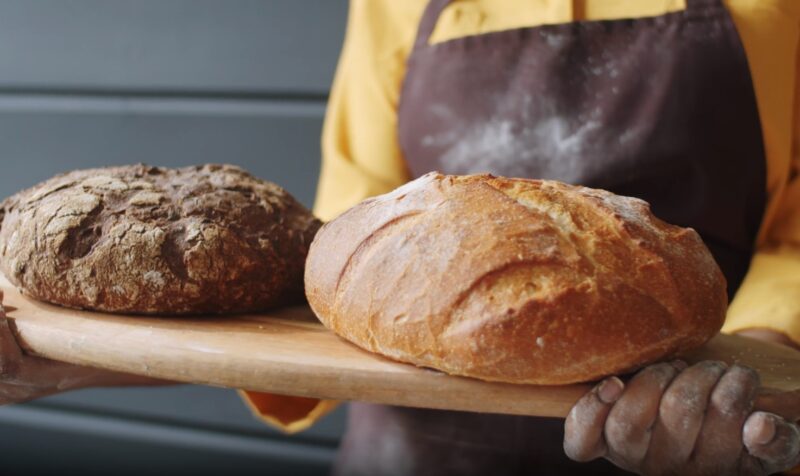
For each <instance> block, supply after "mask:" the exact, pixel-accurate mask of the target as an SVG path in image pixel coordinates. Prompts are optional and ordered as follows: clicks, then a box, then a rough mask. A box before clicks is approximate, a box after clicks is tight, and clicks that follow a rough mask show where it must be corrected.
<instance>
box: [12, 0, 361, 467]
mask: <svg viewBox="0 0 800 476" xmlns="http://www.w3.org/2000/svg"><path fill="white" fill-rule="evenodd" d="M346 16H347V2H346V0H0V165H2V167H0V196H6V195H10V194H12V193H14V192H15V191H17V190H19V189H21V188H24V187H28V186H30V185H33V184H35V183H36V182H38V181H40V180H43V179H46V178H48V177H50V176H51V175H53V174H55V173H57V172H62V171H67V170H71V169H75V168H83V167H90V166H99V165H112V164H128V163H135V162H146V163H149V164H154V165H165V166H179V165H190V164H198V163H205V162H228V163H233V164H238V165H241V166H244V167H245V168H247V169H249V170H250V171H251V172H253V173H254V174H256V175H258V176H260V177H263V178H266V179H269V180H272V181H274V182H277V183H279V184H281V185H283V186H284V187H286V188H287V189H288V190H289V191H290V192H292V193H293V194H294V195H295V196H296V197H297V198H299V199H300V200H301V201H302V202H304V203H305V204H306V205H311V203H312V201H313V196H314V187H315V183H316V175H317V173H318V169H319V136H320V130H321V126H322V117H323V114H324V110H325V102H326V99H327V94H328V87H329V84H330V82H331V79H332V76H333V72H334V68H335V65H336V60H337V57H338V54H339V49H340V47H341V42H342V39H343V34H344V28H345V23H346ZM342 421H343V412H342V411H339V412H337V413H336V414H334V415H332V416H330V417H328V418H327V419H325V420H324V421H322V422H321V423H320V424H319V425H317V426H315V427H314V428H313V429H311V430H310V431H308V432H305V433H302V434H300V435H296V436H292V437H287V436H285V435H282V434H279V433H278V432H276V431H274V430H271V429H270V428H268V427H266V426H265V425H263V424H261V423H259V422H257V421H256V420H254V419H253V418H252V417H251V416H250V415H249V413H248V411H247V409H246V408H245V407H244V406H243V405H242V403H241V402H240V401H239V399H238V397H237V396H236V395H235V393H234V392H233V391H230V390H223V389H213V388H203V387H193V386H179V387H170V388H161V389H106V390H91V391H80V392H74V393H70V394H64V395H60V396H56V397H51V398H47V399H44V400H40V401H38V402H33V403H30V404H26V405H16V406H11V407H5V408H2V409H0V468H2V472H3V474H17V473H21V472H22V471H25V472H27V473H28V474H40V473H42V472H45V471H47V470H55V469H58V470H59V472H62V473H64V472H65V471H66V472H67V473H71V472H73V471H81V472H83V473H84V474H95V473H97V474H99V473H110V474H122V473H139V474H141V473H142V472H143V471H147V472H148V473H147V474H151V473H164V474H175V473H181V474H183V473H193V474H217V473H222V472H223V471H224V472H226V473H231V474H255V473H258V474H325V473H326V471H327V468H328V467H329V465H330V461H331V458H332V457H333V454H334V451H335V448H336V445H337V441H338V437H339V435H340V433H341V430H342Z"/></svg>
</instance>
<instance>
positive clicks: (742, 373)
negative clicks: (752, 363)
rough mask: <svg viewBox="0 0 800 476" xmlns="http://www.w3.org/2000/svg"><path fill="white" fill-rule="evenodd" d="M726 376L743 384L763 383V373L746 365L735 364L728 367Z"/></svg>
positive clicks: (755, 384) (757, 384)
mask: <svg viewBox="0 0 800 476" xmlns="http://www.w3.org/2000/svg"><path fill="white" fill-rule="evenodd" d="M726 376H729V377H730V378H732V379H734V380H735V381H736V382H738V383H740V384H741V385H743V386H744V385H747V386H756V387H757V386H759V385H760V384H761V375H760V374H759V373H758V372H757V371H756V370H755V369H753V368H751V367H747V366H745V365H739V364H734V365H732V366H731V368H730V369H728V373H727V375H726Z"/></svg>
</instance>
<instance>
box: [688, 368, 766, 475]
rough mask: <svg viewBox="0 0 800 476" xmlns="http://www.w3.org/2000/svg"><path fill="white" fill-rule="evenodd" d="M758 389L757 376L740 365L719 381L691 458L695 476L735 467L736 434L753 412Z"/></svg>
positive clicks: (739, 444)
mask: <svg viewBox="0 0 800 476" xmlns="http://www.w3.org/2000/svg"><path fill="white" fill-rule="evenodd" d="M758 387H759V377H758V373H757V372H755V371H754V370H752V369H750V368H747V367H742V366H739V365H734V366H732V367H731V368H729V369H728V370H727V372H725V374H724V375H723V376H722V378H720V379H719V382H718V383H717V386H716V387H715V388H714V390H713V391H712V393H711V398H710V400H709V404H708V408H707V409H706V415H705V419H704V421H703V427H702V429H701V430H700V435H699V436H698V438H697V442H696V444H695V447H694V453H693V455H692V463H693V464H694V466H695V467H696V468H697V472H698V474H720V473H725V472H726V471H723V469H724V467H723V466H724V465H728V464H729V465H733V464H735V463H736V461H737V459H738V456H739V455H740V454H741V452H742V440H741V437H740V435H739V433H740V432H741V429H742V426H743V425H744V422H745V420H746V419H747V416H748V415H749V414H750V412H751V411H752V408H753V401H754V399H755V396H756V392H757V391H758ZM731 472H732V471H731Z"/></svg>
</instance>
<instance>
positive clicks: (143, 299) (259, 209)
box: [0, 165, 320, 314]
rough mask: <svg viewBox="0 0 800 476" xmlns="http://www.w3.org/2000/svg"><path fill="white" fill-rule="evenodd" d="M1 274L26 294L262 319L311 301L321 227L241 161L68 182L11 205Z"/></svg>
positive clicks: (80, 175)
mask: <svg viewBox="0 0 800 476" xmlns="http://www.w3.org/2000/svg"><path fill="white" fill-rule="evenodd" d="M0 219H2V227H1V228H0V267H1V268H2V271H3V273H4V274H5V275H6V277H7V278H8V279H9V280H10V281H11V282H12V283H13V284H15V285H16V286H18V287H19V288H21V289H22V291H23V292H25V293H26V294H28V295H30V296H31V297H34V298H36V299H40V300H43V301H47V302H51V303H54V304H59V305H62V306H67V307H72V308H83V309H92V310H99V311H106V312H118V313H133V314H195V313H231V312H246V311H257V310H261V309H264V308H267V307H270V306H274V305H278V304H282V303H288V302H292V301H295V300H298V299H301V298H302V276H303V264H304V261H305V257H306V254H307V251H308V246H309V244H310V242H311V240H312V238H313V236H314V234H315V233H316V231H317V229H318V228H319V226H320V223H319V222H318V221H317V220H316V219H315V218H314V217H313V216H312V215H311V213H310V212H309V211H308V210H307V209H305V208H304V207H303V206H302V205H300V204H299V203H298V202H297V201H296V200H295V199H294V198H292V197H291V196H290V195H289V194H288V193H287V192H286V191H285V190H283V189H282V188H280V187H279V186H277V185H275V184H273V183H270V182H266V181H263V180H260V179H257V178H255V177H253V176H252V175H250V174H248V173H247V172H245V171H244V170H242V169H240V168H238V167H234V166H230V165H204V166H197V167H187V168H181V169H166V168H159V167H149V166H146V165H134V166H127V167H110V168H101V169H92V170H79V171H75V172H70V173H67V174H64V175H59V176H57V177H54V178H52V179H50V180H47V181H45V182H43V183H41V184H39V185H36V186H35V187H33V188H30V189H28V190H25V191H23V192H20V193H18V194H16V195H14V196H13V197H10V198H8V199H6V200H5V201H4V202H3V203H2V204H0Z"/></svg>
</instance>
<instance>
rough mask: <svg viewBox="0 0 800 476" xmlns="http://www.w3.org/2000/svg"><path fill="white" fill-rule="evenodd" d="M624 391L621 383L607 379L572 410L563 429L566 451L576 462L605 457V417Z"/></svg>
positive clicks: (614, 378) (615, 379)
mask: <svg viewBox="0 0 800 476" xmlns="http://www.w3.org/2000/svg"><path fill="white" fill-rule="evenodd" d="M624 389H625V384H624V383H622V380H620V379H618V378H617V377H610V378H607V379H605V380H603V381H602V382H600V384H599V385H597V386H596V387H595V388H594V389H592V391H591V392H589V393H587V394H586V395H584V396H583V398H581V399H580V400H579V401H578V403H576V404H575V406H574V407H572V410H571V411H570V412H569V415H568V416H567V421H566V423H565V427H564V451H565V452H566V454H567V456H568V457H570V458H571V459H573V460H575V461H591V460H593V459H595V458H600V457H602V456H605V454H606V443H605V439H604V437H603V429H604V426H605V423H606V418H607V417H608V413H609V412H610V411H611V407H612V406H613V405H614V402H616V401H617V400H618V399H619V398H620V396H621V395H622V393H623V391H624Z"/></svg>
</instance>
